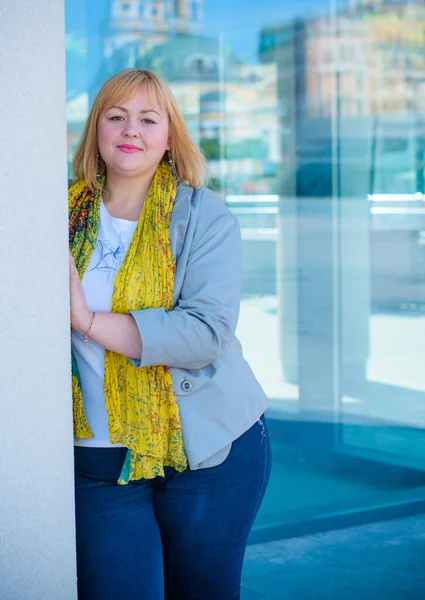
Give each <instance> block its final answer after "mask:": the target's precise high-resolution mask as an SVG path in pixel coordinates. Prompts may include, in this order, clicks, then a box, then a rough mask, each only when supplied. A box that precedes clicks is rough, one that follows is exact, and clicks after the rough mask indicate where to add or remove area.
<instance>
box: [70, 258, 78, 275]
mask: <svg viewBox="0 0 425 600" xmlns="http://www.w3.org/2000/svg"><path fill="white" fill-rule="evenodd" d="M69 270H70V273H71V275H78V270H77V267H76V266H75V262H74V259H73V258H72V255H71V254H70V255H69Z"/></svg>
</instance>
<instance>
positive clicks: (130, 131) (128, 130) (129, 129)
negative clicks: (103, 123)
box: [124, 120, 139, 138]
mask: <svg viewBox="0 0 425 600" xmlns="http://www.w3.org/2000/svg"><path fill="white" fill-rule="evenodd" d="M124 135H125V137H127V138H137V137H138V136H139V134H138V131H137V128H136V127H135V126H134V125H133V124H132V123H131V122H130V120H128V121H127V122H126V124H125V128H124Z"/></svg>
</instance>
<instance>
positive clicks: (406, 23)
mask: <svg viewBox="0 0 425 600" xmlns="http://www.w3.org/2000/svg"><path fill="white" fill-rule="evenodd" d="M95 4H96V6H95V7H94V3H92V2H89V1H88V0H78V1H76V0H73V1H72V2H71V0H68V1H67V2H66V17H67V113H68V145H69V161H70V162H71V160H72V157H73V154H74V152H75V148H76V144H77V143H78V140H79V138H80V135H81V132H82V128H83V126H84V121H85V119H86V117H87V114H88V110H89V107H90V105H91V102H92V100H93V98H94V96H95V94H96V92H97V90H98V89H99V87H100V86H101V84H102V83H103V82H104V81H105V80H106V79H107V78H108V77H109V76H110V75H112V74H113V73H115V72H117V71H119V70H121V69H124V68H128V67H138V68H144V69H145V68H148V69H153V70H155V71H156V72H158V73H159V74H160V75H162V76H163V77H164V78H165V79H166V80H167V81H168V82H169V84H170V86H171V88H172V90H173V92H174V93H175V96H176V98H177V101H178V103H179V106H180V108H181V110H182V112H183V115H184V117H185V119H186V121H187V123H188V126H189V129H190V131H191V134H192V136H193V138H194V140H195V141H196V142H197V143H198V144H199V145H200V147H201V148H202V149H203V151H204V152H205V154H206V156H207V158H208V163H209V170H210V176H211V179H210V187H211V188H212V189H213V190H214V191H215V192H216V193H217V195H219V196H220V197H221V198H222V200H223V201H224V202H225V203H226V204H227V205H228V206H229V207H230V209H231V210H232V211H233V212H234V213H235V214H236V215H237V216H238V218H239V220H240V223H241V228H242V237H243V252H244V281H243V297H242V306H241V315H240V321H239V326H238V335H239V337H240V339H241V341H242V344H243V346H244V350H245V355H246V358H247V359H248V360H249V362H250V363H251V365H252V367H253V369H254V371H255V373H256V375H257V377H258V379H259V380H260V382H261V384H262V385H263V387H264V389H265V391H266V392H267V394H268V396H269V397H270V403H271V408H270V410H269V413H268V422H269V427H270V432H271V437H272V443H273V453H274V468H273V475H272V480H271V484H270V487H269V490H268V492H267V495H266V498H265V501H264V504H263V506H262V509H261V511H260V514H259V516H258V519H257V521H256V523H255V527H254V532H253V535H252V541H255V540H267V539H273V538H276V537H284V536H286V535H295V534H297V533H305V532H306V531H317V530H318V529H320V528H332V527H338V526H341V525H342V524H349V523H352V522H358V521H359V519H364V520H370V519H375V518H379V516H388V514H396V513H397V511H399V512H401V513H402V512H403V510H411V507H412V506H413V503H414V502H416V501H418V500H420V499H424V498H425V491H424V487H423V486H424V465H425V461H424V459H425V438H424V429H423V428H424V423H425V401H424V397H425V396H424V392H425V375H424V368H423V365H424V364H425V344H424V343H423V340H424V339H425V277H424V276H425V189H424V188H425V175H424V165H425V120H424V116H423V115H424V114H425V50H424V49H425V39H424V37H425V7H424V5H423V3H421V2H407V0H406V1H405V2H403V1H402V0H398V1H397V2H396V3H394V2H393V3H391V2H388V1H385V0H382V2H374V1H371V0H370V1H368V0H350V1H347V2H342V1H341V2H335V1H332V2H331V1H327V0H310V1H307V0H304V1H301V0H299V1H298V2H289V1H285V0H282V1H281V2H276V1H275V0H263V1H262V2H261V4H259V3H258V2H254V0H243V1H242V0H233V1H232V2H229V1H228V0H204V2H196V3H195V2H189V1H187V2H184V1H175V2H173V3H171V4H169V5H168V4H167V6H168V8H167V10H164V11H163V12H161V11H158V13H157V15H156V17H155V19H151V18H147V16H146V15H147V13H146V12H145V6H147V7H148V5H149V6H152V5H151V4H150V3H148V2H145V3H140V4H138V6H139V8H138V9H137V10H135V12H133V8H131V10H130V9H128V10H125V11H123V10H121V9H122V3H121V2H107V1H106V0H105V1H99V2H96V3H95ZM160 4H161V3H160V2H157V3H156V7H159V6H160ZM132 7H133V4H132ZM148 8H149V7H148ZM148 8H146V10H148ZM167 11H170V12H171V14H170V12H167ZM130 13H131V14H130ZM150 15H152V12H150ZM161 15H163V17H161ZM409 507H410V508H409ZM391 511H393V513H391ZM397 514H398V513H397Z"/></svg>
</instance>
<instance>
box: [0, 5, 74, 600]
mask: <svg viewBox="0 0 425 600" xmlns="http://www.w3.org/2000/svg"><path fill="white" fill-rule="evenodd" d="M63 4H64V3H63V1H62V0H43V1H39V2H34V0H0V598H1V599H2V600H36V599H37V600H38V599H40V600H41V599H42V600H50V599H52V600H68V599H75V598H76V574H75V545H74V505H73V473H72V414H71V413H72V410H71V403H70V387H71V382H70V373H69V368H70V367H69V361H70V350H69V308H68V273H67V263H68V252H67V215H66V186H67V173H66V107H65V47H64V38H65V33H64V6H63Z"/></svg>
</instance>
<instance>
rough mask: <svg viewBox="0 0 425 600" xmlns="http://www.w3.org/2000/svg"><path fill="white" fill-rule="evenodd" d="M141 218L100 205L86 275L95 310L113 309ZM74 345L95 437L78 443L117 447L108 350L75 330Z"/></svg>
mask: <svg viewBox="0 0 425 600" xmlns="http://www.w3.org/2000/svg"><path fill="white" fill-rule="evenodd" d="M136 227H137V221H126V220H125V219H117V218H116V217H112V216H111V215H110V214H109V213H108V211H107V210H106V208H105V206H104V204H103V202H101V204H100V224H99V233H98V236H97V245H96V248H95V250H94V251H93V254H92V256H91V259H90V262H89V265H88V267H87V269H86V272H85V274H84V277H83V290H84V294H85V297H86V302H87V306H88V307H89V308H90V309H91V310H93V311H99V312H110V311H111V303H112V293H113V291H114V280H115V275H116V274H117V272H118V270H119V268H120V267H121V265H122V262H123V260H124V258H125V255H126V252H127V248H128V247H129V245H130V242H131V239H132V237H133V233H134V232H135V230H136ZM72 348H73V350H74V354H75V359H76V361H77V365H78V369H79V372H80V378H81V391H82V394H83V398H84V407H85V409H86V415H87V419H88V422H89V425H90V427H91V429H92V431H93V433H94V436H95V437H94V438H89V439H82V440H75V442H74V443H75V445H76V446H95V447H101V448H105V447H109V446H112V447H114V448H116V447H119V446H122V444H112V443H111V441H110V439H109V428H108V413H107V411H106V405H105V396H104V395H103V378H104V363H105V351H104V348H103V347H102V346H99V344H96V342H94V341H93V340H90V342H89V346H88V348H86V346H85V344H84V342H83V338H82V336H81V335H80V334H79V333H78V332H76V331H74V332H73V334H72Z"/></svg>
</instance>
